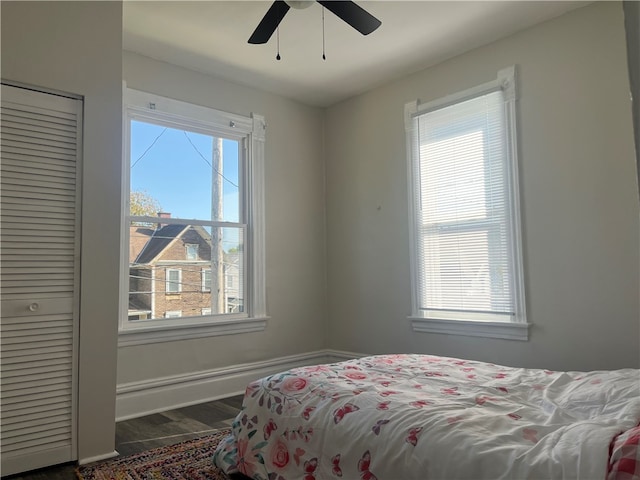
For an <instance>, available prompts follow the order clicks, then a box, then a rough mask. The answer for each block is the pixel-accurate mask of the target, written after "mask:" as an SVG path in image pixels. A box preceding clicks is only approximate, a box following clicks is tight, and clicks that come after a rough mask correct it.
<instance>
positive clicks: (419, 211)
mask: <svg viewBox="0 0 640 480" xmlns="http://www.w3.org/2000/svg"><path fill="white" fill-rule="evenodd" d="M501 74H502V78H499V80H498V81H496V82H491V83H490V84H487V85H483V86H480V87H478V88H476V89H472V90H471V91H467V92H462V93H460V94H457V95H455V96H451V97H447V98H445V99H443V100H441V101H436V102H432V103H430V104H427V105H421V106H418V105H417V103H415V104H410V105H408V106H407V113H408V117H407V134H408V140H409V145H410V146H411V155H410V162H409V168H410V178H411V186H412V193H411V202H410V204H411V213H412V219H413V220H412V224H413V225H412V232H413V235H412V252H413V253H412V255H413V257H414V261H413V262H412V263H413V265H414V268H413V285H414V295H413V298H414V301H413V316H414V317H415V318H425V319H434V320H438V321H443V320H466V321H474V320H475V321H484V322H520V323H522V322H526V320H525V311H524V295H523V279H522V269H521V256H520V255H521V247H520V231H519V215H518V211H519V203H518V197H517V191H518V188H517V187H518V186H517V163H516V158H515V115H514V111H515V110H514V108H515V107H514V102H515V93H514V90H513V87H514V82H513V70H511V71H510V72H508V71H503V72H501ZM420 328H421V329H423V328H424V327H423V326H421V327H420ZM438 328H439V329H440V328H441V327H440V326H438ZM421 331H429V330H426V329H425V330H421ZM434 331H435V330H434ZM450 333H454V332H450ZM483 336H485V335H483Z"/></svg>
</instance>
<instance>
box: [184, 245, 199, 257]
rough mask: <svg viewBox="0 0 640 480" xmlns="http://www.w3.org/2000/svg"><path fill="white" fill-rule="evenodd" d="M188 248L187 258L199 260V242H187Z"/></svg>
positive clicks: (186, 246)
mask: <svg viewBox="0 0 640 480" xmlns="http://www.w3.org/2000/svg"><path fill="white" fill-rule="evenodd" d="M185 248H186V250H187V251H186V258H187V260H197V259H198V244H197V243H196V244H193V243H187V244H185Z"/></svg>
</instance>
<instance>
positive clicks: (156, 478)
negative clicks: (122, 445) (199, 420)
mask: <svg viewBox="0 0 640 480" xmlns="http://www.w3.org/2000/svg"><path fill="white" fill-rule="evenodd" d="M230 431H231V430H230V429H228V428H225V429H221V430H218V431H217V432H215V433H212V434H210V435H207V436H204V437H200V438H196V439H193V440H187V441H184V442H181V443H177V444H175V445H169V446H166V447H159V448H154V449H153V450H147V451H145V452H142V453H136V454H134V455H128V456H125V457H119V458H115V459H113V460H107V461H105V462H100V463H95V464H91V465H83V466H81V467H78V469H77V470H76V473H77V475H78V478H79V479H80V480H229V477H227V476H226V475H225V474H224V473H223V472H222V470H220V469H219V468H217V467H215V466H214V465H213V464H212V463H211V458H212V457H213V451H214V450H215V449H216V447H217V446H218V443H219V442H220V440H222V439H223V438H224V437H226V436H227V435H228V434H229V432H230Z"/></svg>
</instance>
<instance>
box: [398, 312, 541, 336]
mask: <svg viewBox="0 0 640 480" xmlns="http://www.w3.org/2000/svg"><path fill="white" fill-rule="evenodd" d="M409 320H411V326H412V327H413V331H414V332H422V333H441V334H445V335H466V336H469V337H487V338H503V339H506V340H522V341H527V340H529V327H530V326H531V324H530V323H522V322H478V321H470V320H443V319H436V318H422V317H409Z"/></svg>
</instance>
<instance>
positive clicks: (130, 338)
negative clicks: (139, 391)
mask: <svg viewBox="0 0 640 480" xmlns="http://www.w3.org/2000/svg"><path fill="white" fill-rule="evenodd" d="M268 318H269V317H257V318H241V319H237V318H236V319H233V320H224V321H217V322H212V323H207V324H202V323H199V324H186V325H172V326H168V325H153V326H146V327H139V328H130V329H127V330H120V331H119V332H118V347H131V346H134V345H145V344H150V343H162V342H173V341H177V340H188V339H191V338H203V337H217V336H220V335H235V334H238V333H250V332H261V331H263V330H264V329H265V328H266V326H267V320H268Z"/></svg>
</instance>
